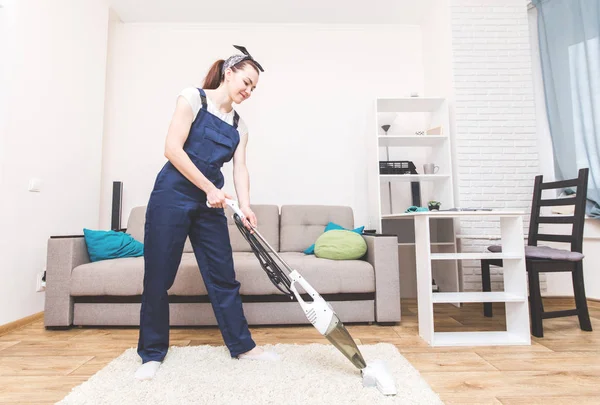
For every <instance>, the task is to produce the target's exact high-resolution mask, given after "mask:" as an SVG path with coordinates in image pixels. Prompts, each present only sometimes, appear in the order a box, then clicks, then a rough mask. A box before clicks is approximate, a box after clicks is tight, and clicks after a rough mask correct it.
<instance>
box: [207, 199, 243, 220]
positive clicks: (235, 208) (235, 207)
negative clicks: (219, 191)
mask: <svg viewBox="0 0 600 405" xmlns="http://www.w3.org/2000/svg"><path fill="white" fill-rule="evenodd" d="M225 203H226V204H227V205H229V206H230V207H231V209H232V210H233V212H235V213H236V214H238V216H239V217H240V219H244V218H246V216H245V215H244V213H243V212H242V210H241V209H240V206H239V205H238V203H237V201H235V200H230V199H229V198H226V199H225ZM206 206H207V207H209V208H211V207H212V206H211V205H210V203H209V202H208V201H206Z"/></svg>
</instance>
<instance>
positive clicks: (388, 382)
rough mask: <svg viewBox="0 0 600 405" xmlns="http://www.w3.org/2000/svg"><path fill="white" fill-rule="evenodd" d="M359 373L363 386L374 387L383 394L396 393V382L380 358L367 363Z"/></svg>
mask: <svg viewBox="0 0 600 405" xmlns="http://www.w3.org/2000/svg"><path fill="white" fill-rule="evenodd" d="M361 373H362V377H363V387H376V388H377V389H378V390H379V391H381V393H382V394H383V395H396V384H395V383H394V379H393V378H392V376H391V374H390V372H389V371H388V369H387V367H386V366H385V363H384V362H383V361H382V360H375V361H373V362H369V363H367V367H365V368H363V369H362V370H361Z"/></svg>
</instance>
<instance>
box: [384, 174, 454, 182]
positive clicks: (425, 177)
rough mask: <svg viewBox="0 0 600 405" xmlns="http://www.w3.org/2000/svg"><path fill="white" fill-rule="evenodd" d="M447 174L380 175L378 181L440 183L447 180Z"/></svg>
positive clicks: (448, 176)
mask: <svg viewBox="0 0 600 405" xmlns="http://www.w3.org/2000/svg"><path fill="white" fill-rule="evenodd" d="M449 178H450V175H449V174H380V175H379V181H381V182H388V181H406V182H409V181H428V180H429V181H440V180H448V179H449Z"/></svg>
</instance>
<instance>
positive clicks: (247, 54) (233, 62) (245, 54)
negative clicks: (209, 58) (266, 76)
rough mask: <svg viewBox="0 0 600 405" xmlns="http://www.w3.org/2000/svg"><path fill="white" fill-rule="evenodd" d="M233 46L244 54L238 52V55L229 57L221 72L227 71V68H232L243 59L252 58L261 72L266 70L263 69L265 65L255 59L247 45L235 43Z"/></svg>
mask: <svg viewBox="0 0 600 405" xmlns="http://www.w3.org/2000/svg"><path fill="white" fill-rule="evenodd" d="M233 47H234V48H236V49H238V50H240V51H241V52H242V53H243V55H240V54H237V55H233V56H230V57H229V58H227V60H226V61H225V63H223V69H222V71H221V74H224V73H225V69H227V68H230V67H232V66H234V65H237V64H238V63H240V62H241V61H244V60H251V61H252V62H253V63H254V64H255V65H256V67H257V68H258V69H259V70H260V71H261V72H264V71H265V70H264V69H263V67H262V66H261V65H260V63H258V62H257V61H256V60H254V58H253V57H252V55H250V52H248V50H247V49H246V48H245V47H243V46H240V45H234V46H233Z"/></svg>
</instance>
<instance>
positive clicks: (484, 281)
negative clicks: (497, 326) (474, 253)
mask: <svg viewBox="0 0 600 405" xmlns="http://www.w3.org/2000/svg"><path fill="white" fill-rule="evenodd" d="M481 287H482V288H481V290H482V291H492V280H491V276H490V262H488V261H487V260H482V261H481ZM483 315H484V316H487V317H488V318H491V317H492V316H493V309H492V303H491V302H484V303H483Z"/></svg>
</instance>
